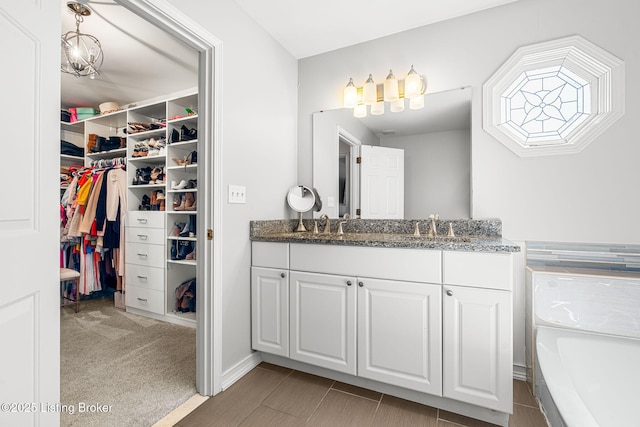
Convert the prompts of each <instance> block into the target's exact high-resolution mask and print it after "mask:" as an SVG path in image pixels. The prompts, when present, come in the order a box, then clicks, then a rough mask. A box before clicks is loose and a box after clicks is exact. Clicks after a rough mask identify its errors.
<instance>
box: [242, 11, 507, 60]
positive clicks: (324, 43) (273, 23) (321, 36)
mask: <svg viewBox="0 0 640 427" xmlns="http://www.w3.org/2000/svg"><path fill="white" fill-rule="evenodd" d="M235 1H236V3H238V4H239V5H240V6H241V7H242V8H243V9H244V10H245V11H246V12H247V13H248V14H249V15H250V16H251V17H253V19H254V20H255V21H256V22H257V23H258V24H260V25H261V26H262V27H264V28H265V29H266V30H267V32H269V34H271V35H272V36H273V37H274V38H275V39H276V40H278V41H279V42H280V44H282V46H284V48H285V49H287V50H288V51H289V52H290V53H291V54H292V55H293V56H294V57H296V58H297V59H301V58H306V57H308V56H313V55H318V54H320V53H324V52H328V51H331V50H335V49H339V48H342V47H345V46H351V45H354V44H358V43H362V42H365V41H368V40H373V39H377V38H379V37H384V36H388V35H390V34H395V33H399V32H401V31H406V30H410V29H412V28H417V27H421V26H423V25H428V24H433V23H435V22H439V21H444V20H447V19H451V18H455V17H457V16H462V15H467V14H469V13H473V12H477V11H480V10H484V9H489V8H492V7H495V6H500V5H503V4H507V3H512V2H514V1H517V0H396V1H390V0H322V1H315V2H311V1H301V0H269V1H265V0H235Z"/></svg>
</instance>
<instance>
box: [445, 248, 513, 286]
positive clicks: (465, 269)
mask: <svg viewBox="0 0 640 427" xmlns="http://www.w3.org/2000/svg"><path fill="white" fill-rule="evenodd" d="M442 264H443V266H444V267H443V270H444V283H446V284H449V285H464V286H473V287H476V288H489V289H504V290H507V291H510V290H512V288H513V256H512V255H511V254H509V253H486V252H453V251H444V252H443V262H442Z"/></svg>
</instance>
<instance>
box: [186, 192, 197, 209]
mask: <svg viewBox="0 0 640 427" xmlns="http://www.w3.org/2000/svg"><path fill="white" fill-rule="evenodd" d="M184 198H185V204H184V210H186V211H195V210H196V195H195V194H194V193H185V194H184Z"/></svg>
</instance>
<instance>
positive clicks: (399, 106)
mask: <svg viewBox="0 0 640 427" xmlns="http://www.w3.org/2000/svg"><path fill="white" fill-rule="evenodd" d="M390 110H391V112H392V113H401V112H403V111H404V98H398V99H396V100H395V101H393V102H392V103H391V108H390Z"/></svg>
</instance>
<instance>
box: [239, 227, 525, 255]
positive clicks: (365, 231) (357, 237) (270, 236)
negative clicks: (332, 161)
mask: <svg viewBox="0 0 640 427" xmlns="http://www.w3.org/2000/svg"><path fill="white" fill-rule="evenodd" d="M334 221H335V220H332V226H333V222H334ZM365 221H367V222H365ZM381 221H383V220H350V221H348V222H347V224H348V223H351V224H350V226H349V227H347V224H345V225H344V226H343V228H344V229H345V233H344V234H337V233H336V232H335V231H334V230H333V227H332V231H331V232H330V233H323V232H322V230H323V228H321V229H320V230H321V231H320V232H319V233H317V234H315V233H313V232H312V231H306V232H296V231H292V230H293V229H294V228H295V225H296V224H297V221H287V220H284V221H280V220H274V221H252V222H251V232H250V238H251V240H252V241H256V242H282V243H311V244H323V245H344V246H367V247H382V248H415V249H439V250H453V251H475V252H519V251H520V246H518V245H516V244H515V243H513V242H511V241H509V240H507V239H504V238H502V236H501V235H500V233H499V232H500V230H501V223H498V224H497V226H496V223H495V222H493V223H491V224H489V225H487V224H486V223H485V222H483V221H477V220H475V222H476V223H475V224H469V222H470V221H473V220H469V221H466V220H465V221H464V223H463V222H461V221H460V220H458V221H456V225H457V229H459V230H465V231H469V230H470V229H473V230H475V231H476V234H464V235H459V236H456V237H447V235H446V231H444V233H441V232H440V228H441V227H440V225H441V224H438V225H439V227H438V233H439V235H438V236H437V237H427V236H426V232H425V233H424V234H423V235H421V236H419V237H416V236H414V235H413V230H411V232H410V233H409V232H408V230H407V228H408V226H409V225H411V224H412V226H413V227H415V221H412V222H411V221H405V220H402V221H395V222H394V223H392V224H391V226H390V225H389V222H388V221H386V222H384V223H383V222H381ZM491 221H495V220H491ZM498 221H499V220H498ZM307 222H308V224H307ZM450 222H452V221H450ZM335 223H336V226H335V228H337V223H338V222H337V221H335ZM448 223H449V222H446V221H445V222H444V224H445V225H444V227H447V228H448ZM425 224H426V221H425ZM305 227H306V228H307V229H309V230H313V222H312V221H311V220H305ZM444 227H443V228H444ZM465 227H467V228H465ZM455 229H456V228H455V227H454V230H455ZM381 230H384V232H380V231H381ZM421 232H422V230H421Z"/></svg>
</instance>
